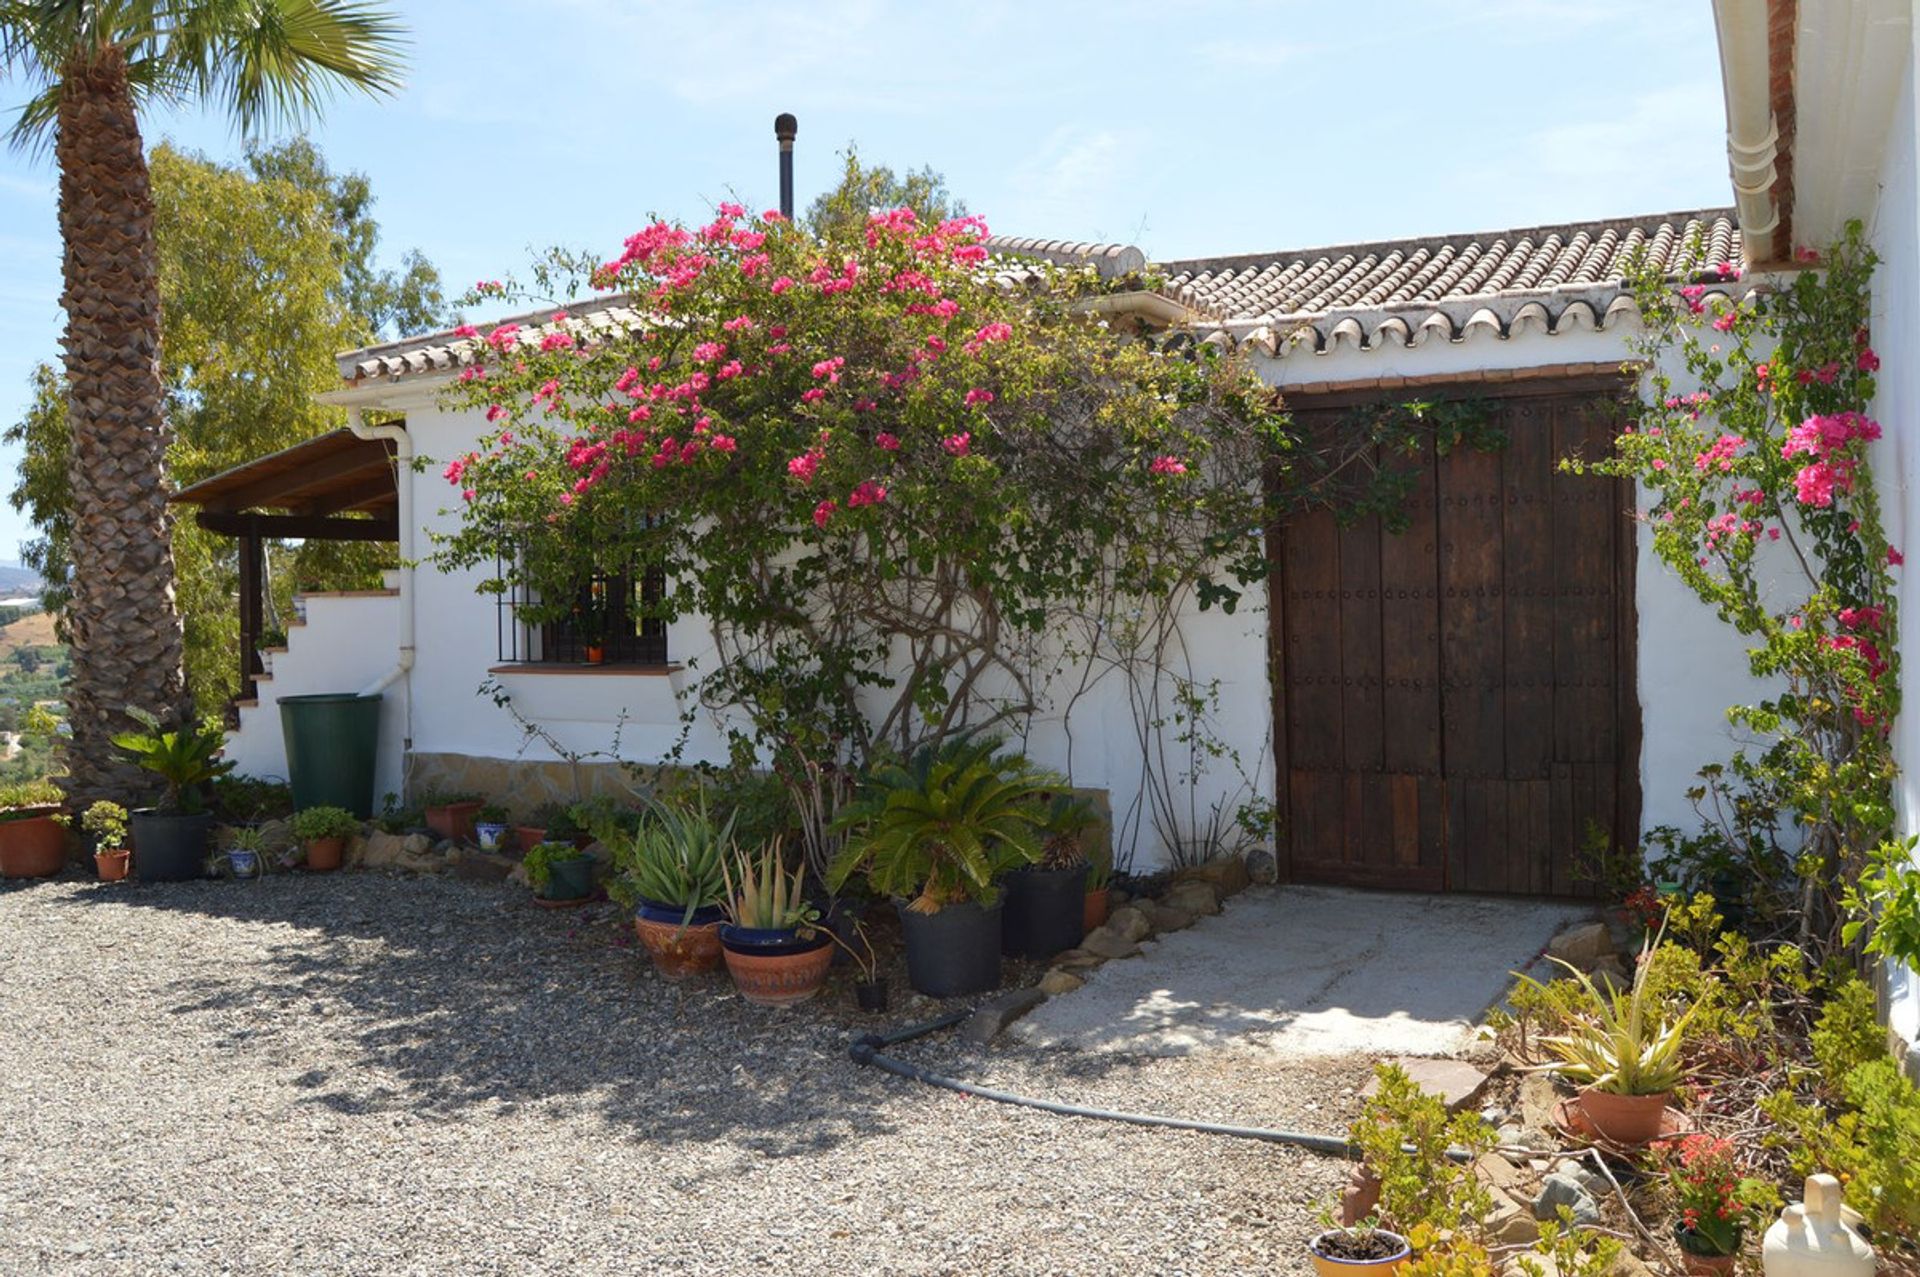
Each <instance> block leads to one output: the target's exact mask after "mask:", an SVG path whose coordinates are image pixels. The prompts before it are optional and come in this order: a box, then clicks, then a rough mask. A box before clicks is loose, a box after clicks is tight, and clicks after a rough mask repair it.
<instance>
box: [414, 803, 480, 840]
mask: <svg viewBox="0 0 1920 1277" xmlns="http://www.w3.org/2000/svg"><path fill="white" fill-rule="evenodd" d="M482 806H483V804H481V803H480V802H478V801H475V802H464V803H448V804H446V805H445V806H444V807H429V808H427V828H428V829H431V830H433V832H434V833H436V834H439V835H440V836H441V837H442V838H453V839H464V840H465V841H467V842H472V841H473V818H474V817H475V816H476V815H478V814H479V812H480V808H481V807H482Z"/></svg>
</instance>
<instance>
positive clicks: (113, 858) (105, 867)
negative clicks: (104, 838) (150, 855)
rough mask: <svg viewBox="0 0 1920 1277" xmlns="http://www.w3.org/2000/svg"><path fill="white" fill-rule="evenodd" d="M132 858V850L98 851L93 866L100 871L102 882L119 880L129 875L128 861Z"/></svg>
mask: <svg viewBox="0 0 1920 1277" xmlns="http://www.w3.org/2000/svg"><path fill="white" fill-rule="evenodd" d="M132 859H133V853H132V852H130V851H96V852H94V853H93V867H94V868H95V869H97V870H99V871H100V881H101V882H119V881H120V880H121V879H123V878H125V877H126V876H127V868H128V862H129V861H131V860H132Z"/></svg>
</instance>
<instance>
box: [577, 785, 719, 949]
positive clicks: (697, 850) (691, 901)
mask: <svg viewBox="0 0 1920 1277" xmlns="http://www.w3.org/2000/svg"><path fill="white" fill-rule="evenodd" d="M593 833H594V837H596V838H598V839H599V840H600V842H601V843H602V844H603V845H605V847H606V848H607V850H608V852H609V853H610V854H611V855H612V857H613V863H614V867H615V869H616V870H617V874H616V877H615V878H614V879H613V880H612V882H611V883H610V884H609V887H608V890H609V891H610V892H611V893H612V894H613V896H614V898H615V899H617V900H620V901H622V902H623V903H626V904H630V905H632V906H633V907H634V918H633V929H634V931H635V933H636V934H637V935H638V936H639V937H640V943H641V945H642V946H643V947H644V948H645V949H646V951H647V954H648V955H649V956H650V957H651V958H652V959H653V965H654V968H655V969H656V970H658V971H659V972H660V974H661V975H663V976H665V977H666V978H667V979H669V980H681V979H685V978H686V977H687V976H690V975H695V974H698V973H700V972H703V971H711V970H713V969H714V968H715V967H717V966H719V965H720V961H721V949H720V922H721V918H722V917H723V914H722V912H721V908H720V902H721V900H722V899H724V898H725V896H726V892H727V879H726V870H725V868H724V866H725V863H726V858H727V856H728V854H729V853H730V852H731V851H732V848H733V819H732V817H728V818H727V820H726V821H725V822H724V823H723V824H720V825H715V824H714V822H713V821H712V820H711V819H710V818H709V817H708V815H707V807H706V801H705V797H704V796H703V797H702V799H701V801H700V804H699V805H698V806H697V807H694V808H679V807H669V806H666V805H664V804H661V803H655V804H654V805H653V806H652V807H651V808H649V809H648V811H647V812H646V814H645V815H644V817H642V818H641V819H639V820H629V819H623V818H622V817H621V816H620V815H619V814H617V813H611V812H606V811H599V812H596V813H595V814H594V817H593Z"/></svg>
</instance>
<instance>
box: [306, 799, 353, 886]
mask: <svg viewBox="0 0 1920 1277" xmlns="http://www.w3.org/2000/svg"><path fill="white" fill-rule="evenodd" d="M291 830H292V833H293V836H294V837H295V838H296V839H298V840H299V842H300V844H301V847H302V849H303V851H304V853H305V857H306V862H307V868H309V869H316V870H322V871H326V870H332V869H338V868H339V867H340V865H341V862H342V860H343V859H344V858H345V855H346V847H347V839H349V838H351V837H353V836H354V835H355V834H357V833H359V832H360V821H359V820H358V819H357V818H356V817H355V816H354V814H353V813H352V812H350V811H348V810H347V809H346V808H344V807H308V808H305V809H304V810H301V811H296V812H295V813H293V821H292V823H291Z"/></svg>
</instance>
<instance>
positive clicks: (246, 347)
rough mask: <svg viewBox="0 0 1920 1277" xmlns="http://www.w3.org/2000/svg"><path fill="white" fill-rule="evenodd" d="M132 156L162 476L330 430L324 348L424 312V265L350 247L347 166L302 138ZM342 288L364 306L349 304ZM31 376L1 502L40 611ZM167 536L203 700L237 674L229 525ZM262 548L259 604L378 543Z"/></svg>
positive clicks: (52, 449) (55, 561)
mask: <svg viewBox="0 0 1920 1277" xmlns="http://www.w3.org/2000/svg"><path fill="white" fill-rule="evenodd" d="M149 163H150V165H151V168H152V172H153V192H154V235H155V245H156V249H157V255H158V262H159V276H160V295H161V301H162V312H161V313H162V343H161V351H162V355H161V378H162V381H163V383H164V385H165V387H166V395H167V403H168V417H169V420H170V423H171V425H172V431H173V438H172V441H171V443H170V445H169V447H168V451H167V466H168V469H169V471H170V472H171V474H172V475H173V477H174V479H175V481H176V482H177V483H179V484H181V485H185V484H188V483H192V482H195V481H196V480H199V479H203V478H205V477H207V476H208V475H211V474H216V473H218V472H219V471H221V470H224V469H227V468H228V467H230V466H233V465H237V464H240V463H241V462H243V461H246V460H248V459H250V458H252V457H256V456H259V455H262V454H264V453H268V452H273V451H276V450H278V449H281V448H285V447H289V446H291V445H293V444H295V443H298V442H300V441H301V440H303V439H308V438H311V437H313V436H314V435H317V434H321V433H324V432H326V431H328V430H332V429H336V428H338V427H339V426H340V425H341V424H342V415H341V413H340V412H339V410H338V409H333V408H328V407H325V406H323V405H320V404H317V403H315V402H314V395H315V394H316V393H317V392H320V391H323V390H327V389H330V388H332V387H333V386H335V385H337V384H338V380H339V375H338V373H337V371H336V370H335V367H334V363H333V352H335V351H336V350H339V349H342V348H344V347H349V346H354V345H358V344H361V343H363V342H365V341H368V340H371V339H373V338H374V337H376V336H378V335H381V334H382V331H383V328H382V325H383V324H385V325H388V326H389V327H390V326H392V325H395V324H398V323H404V324H406V325H407V326H409V327H416V328H417V327H424V326H433V325H436V324H438V323H440V322H442V320H443V318H444V317H443V315H442V314H441V312H440V310H439V308H440V306H441V305H442V300H441V289H440V280H439V276H438V274H437V272H435V271H434V270H433V268H432V266H430V265H428V264H427V263H426V262H425V261H424V259H421V258H419V256H418V254H410V255H409V256H408V258H407V259H406V260H407V262H408V263H409V264H408V265H406V266H405V268H404V270H403V271H399V272H396V271H388V270H382V269H380V267H379V266H378V264H377V263H375V262H373V261H369V260H367V259H366V257H365V254H368V253H371V252H372V251H373V249H374V246H375V245H376V244H377V242H378V238H379V230H378V227H377V226H376V225H375V224H374V223H373V222H372V219H371V216H370V213H369V209H370V207H371V204H372V200H371V197H370V195H369V194H368V193H367V191H366V181H365V179H364V178H363V177H361V176H359V175H358V174H347V175H344V176H337V175H335V174H333V173H331V172H330V171H329V170H328V169H327V167H326V164H325V162H324V161H323V160H322V159H321V157H320V155H319V153H318V152H317V151H315V150H314V149H313V148H312V146H311V145H309V144H308V143H306V142H294V143H290V144H288V145H286V146H283V147H277V148H273V149H271V150H255V151H253V152H252V153H251V154H250V155H249V157H248V160H247V165H246V168H244V169H242V168H238V167H232V166H225V165H220V164H216V163H213V162H212V161H210V160H207V159H206V158H204V157H201V156H196V155H191V154H187V153H183V152H181V151H179V150H176V149H175V148H173V147H171V146H168V145H165V144H162V145H160V146H157V147H155V148H154V150H153V153H152V156H151V158H150V161H149ZM355 281H358V282H355ZM357 303H358V304H368V305H372V306H374V307H375V308H376V309H377V310H379V312H380V314H369V313H365V312H362V311H356V310H354V309H352V306H353V305H355V304H357ZM383 316H384V318H383ZM33 391H34V394H33V401H32V403H31V405H30V406H29V408H28V410H27V412H26V414H25V415H24V416H23V417H22V418H21V420H20V421H19V422H17V423H15V424H14V425H13V426H12V427H11V428H10V429H9V430H8V431H7V433H6V438H7V439H8V440H9V441H10V442H14V443H20V444H24V445H25V452H26V456H25V460H24V462H23V465H22V468H21V472H20V476H19V479H18V481H17V482H16V484H15V486H14V488H13V491H12V493H11V496H10V499H11V501H12V504H13V506H14V508H15V509H18V510H22V511H25V512H26V513H28V514H29V515H30V516H31V518H32V520H33V522H34V525H35V527H36V528H37V529H38V531H39V535H38V536H37V537H36V538H35V539H34V540H33V541H31V542H29V543H28V544H27V545H26V546H24V547H23V548H22V557H23V558H24V559H25V560H26V562H27V563H28V564H29V565H30V566H32V567H33V568H34V569H35V570H37V571H38V572H40V574H41V576H42V579H43V580H44V581H45V583H46V595H45V602H46V605H47V607H48V608H49V609H50V610H54V611H56V613H57V611H58V609H59V608H61V607H62V606H63V605H64V603H65V602H66V599H67V597H68V592H69V547H70V544H71V539H72V528H73V522H72V520H73V507H72V503H71V498H70V489H69V487H68V485H67V468H66V459H67V454H68V446H67V439H68V431H67V426H66V396H65V388H64V385H63V384H62V382H61V379H60V377H59V375H58V374H57V373H56V372H55V371H54V370H53V369H52V368H51V367H48V366H44V365H43V366H42V367H41V368H39V369H37V370H36V371H35V374H34V381H33ZM173 551H174V554H173V557H174V566H175V571H176V573H177V576H178V598H179V606H180V610H181V614H182V618H183V621H184V625H185V662H186V674H187V686H188V689H189V691H190V692H191V694H192V696H193V699H194V701H195V703H196V704H197V705H198V706H199V707H200V708H201V709H202V710H203V711H209V710H213V709H215V708H217V707H219V706H220V705H222V704H223V703H224V702H225V701H226V700H227V699H228V698H229V697H231V696H232V695H233V694H234V692H235V690H236V684H237V682H238V664H239V661H238V653H239V643H240V632H239V618H238V613H237V610H236V607H235V603H234V598H235V595H236V592H237V591H238V589H239V564H238V560H237V557H236V555H235V553H234V543H233V542H232V541H231V540H229V539H228V538H225V537H219V536H215V535H212V534H209V533H206V532H203V531H202V530H201V529H199V528H198V527H196V526H194V525H193V524H191V523H190V522H181V523H178V524H176V525H175V527H174V530H173ZM268 556H269V558H268V566H269V577H270V580H271V582H272V584H273V596H274V605H275V606H276V608H277V609H279V610H280V611H282V612H284V610H285V608H286V607H287V606H288V605H289V604H290V599H289V597H288V596H289V595H290V594H291V592H292V590H293V588H294V586H295V584H296V583H299V584H301V585H303V586H306V587H308V588H351V587H355V586H361V585H368V584H372V583H373V582H372V581H371V580H369V577H370V576H371V575H372V574H373V571H374V569H375V568H376V567H377V566H378V565H380V564H381V563H384V562H386V561H387V559H389V558H390V557H391V549H390V548H389V547H381V546H370V545H352V546H339V545H333V544H328V543H318V542H314V543H307V544H304V545H300V546H298V547H287V546H284V545H281V546H272V547H270V548H269V551H268Z"/></svg>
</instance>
